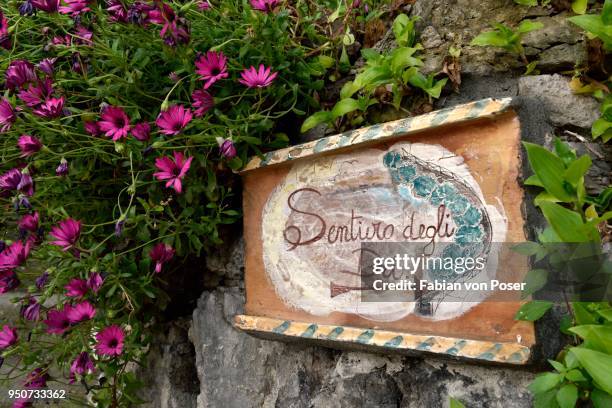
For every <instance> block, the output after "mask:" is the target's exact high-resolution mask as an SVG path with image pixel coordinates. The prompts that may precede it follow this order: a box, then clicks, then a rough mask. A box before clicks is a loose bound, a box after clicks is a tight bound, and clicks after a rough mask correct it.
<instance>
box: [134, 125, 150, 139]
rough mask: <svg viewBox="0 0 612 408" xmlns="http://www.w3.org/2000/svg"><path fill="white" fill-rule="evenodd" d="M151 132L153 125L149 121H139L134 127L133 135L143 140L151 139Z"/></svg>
mask: <svg viewBox="0 0 612 408" xmlns="http://www.w3.org/2000/svg"><path fill="white" fill-rule="evenodd" d="M150 134H151V126H150V125H149V124H148V123H147V122H141V123H137V124H135V125H134V127H133V128H132V136H134V138H135V139H136V140H139V141H141V142H146V141H147V140H149V137H150Z"/></svg>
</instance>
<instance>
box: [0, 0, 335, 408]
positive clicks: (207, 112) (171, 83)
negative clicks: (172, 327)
mask: <svg viewBox="0 0 612 408" xmlns="http://www.w3.org/2000/svg"><path fill="white" fill-rule="evenodd" d="M16 3H17V2H14V1H11V2H6V1H4V2H0V53H1V58H0V72H1V74H2V77H3V80H2V82H3V85H2V95H0V133H1V138H0V144H1V145H2V148H1V151H0V156H1V157H2V160H1V163H0V206H1V208H2V211H1V212H0V224H1V225H2V227H3V228H2V231H1V232H0V234H1V235H0V294H2V295H3V296H13V295H17V296H15V298H14V299H13V301H14V302H15V303H16V304H17V305H18V306H20V307H21V311H22V313H21V317H20V319H19V320H18V321H17V322H15V323H14V325H12V324H11V325H8V324H7V325H5V326H3V327H2V328H0V339H1V342H0V352H1V353H2V355H1V358H0V364H2V362H3V364H4V367H3V369H4V368H7V370H6V371H4V372H10V373H12V374H11V377H12V380H13V381H18V382H20V383H22V384H24V388H32V387H44V386H45V384H46V383H47V381H49V382H51V381H60V382H66V381H71V382H77V383H82V384H84V385H85V391H86V392H87V393H88V394H89V395H88V401H89V403H91V404H95V406H98V407H119V406H121V407H123V406H132V405H135V404H137V403H139V402H142V401H140V400H139V398H138V397H137V395H136V390H137V387H138V381H137V379H136V378H135V376H134V374H133V373H130V372H129V370H128V367H129V366H130V365H133V363H140V362H141V361H142V359H143V357H144V356H145V355H146V350H147V346H148V343H149V342H150V339H151V331H152V327H154V324H155V323H156V322H157V321H159V320H160V318H161V317H163V310H164V309H165V307H166V305H167V304H168V302H169V301H170V299H169V297H168V295H167V294H166V291H167V290H172V289H173V288H174V286H175V285H176V283H175V282H176V281H177V280H176V278H177V277H179V275H180V274H181V273H182V269H183V265H185V264H188V262H187V261H191V262H192V263H193V261H197V260H198V259H199V257H200V256H202V255H203V254H204V253H205V252H207V251H209V250H211V249H215V248H217V247H218V245H220V244H222V242H223V241H222V235H223V234H222V232H223V229H224V227H225V226H226V225H228V224H232V223H234V222H236V221H237V220H238V219H239V217H240V213H239V206H238V204H239V203H238V202H237V199H236V197H234V194H235V189H236V188H235V185H236V180H235V177H234V176H233V173H232V170H235V169H239V168H240V167H241V166H242V165H243V164H244V163H245V162H246V160H247V158H248V157H249V156H250V155H253V154H259V153H261V151H262V150H263V149H271V148H278V147H282V146H285V145H286V144H287V143H288V137H287V135H286V134H284V133H283V132H282V131H281V130H280V128H279V121H280V120H282V119H283V118H286V117H287V116H288V115H292V116H291V118H292V119H293V117H294V116H293V115H297V116H304V115H306V114H307V113H308V112H309V111H310V110H311V108H312V106H315V105H316V101H315V92H316V91H318V90H321V89H322V87H323V85H324V80H323V76H324V74H325V72H326V69H327V68H328V67H331V66H333V65H335V58H334V57H335V56H331V57H330V56H326V55H325V54H328V53H329V51H328V50H330V49H331V48H332V47H333V46H334V42H335V41H336V39H335V38H333V39H330V37H329V35H328V33H329V32H330V31H331V29H332V25H331V23H330V24H326V23H325V22H321V20H320V18H321V16H323V15H327V14H329V11H330V10H329V9H328V8H327V7H326V5H325V4H322V5H319V4H318V3H317V2H298V3H297V4H295V5H292V6H291V9H288V8H286V7H285V6H284V5H282V4H280V2H269V3H268V2H265V4H264V3H263V2H250V3H251V4H249V2H247V1H242V0H222V1H215V2H212V4H211V3H209V2H208V1H201V2H200V1H191V2H183V1H155V2H144V1H116V0H110V1H98V2H61V6H62V7H61V8H59V9H58V8H57V5H58V2H57V1H55V2H54V1H40V2H37V3H38V4H39V5H40V6H39V7H41V8H40V9H38V10H30V11H28V9H27V8H28V7H30V6H32V4H30V2H24V3H23V4H21V3H22V2H19V4H16ZM77 3H78V4H77ZM81 3H87V4H86V5H87V6H88V7H87V8H85V9H83V8H82V7H81V8H79V7H80V6H83V4H81ZM342 3H345V2H342ZM266 4H268V5H272V6H273V7H268V6H266ZM17 6H23V7H20V9H18V8H17ZM34 11H36V13H34ZM340 40H341V39H340ZM340 40H339V41H340ZM345 104H346V103H345ZM338 109H346V107H344V108H342V106H341V107H340V108H338ZM177 261H178V262H177ZM18 287H20V289H21V291H20V292H15V289H16V288H18ZM52 375H53V376H52ZM33 377H34V378H33ZM19 403H20V404H23V405H25V404H28V403H29V401H27V400H24V401H20V402H19ZM82 403H86V401H82Z"/></svg>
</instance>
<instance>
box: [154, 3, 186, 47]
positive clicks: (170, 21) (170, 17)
mask: <svg viewBox="0 0 612 408" xmlns="http://www.w3.org/2000/svg"><path fill="white" fill-rule="evenodd" d="M148 15H149V21H150V22H152V23H154V24H163V27H162V29H161V31H160V33H159V35H160V37H161V38H163V39H164V42H165V43H166V44H167V45H170V46H174V45H176V44H186V43H188V42H189V25H188V22H187V20H185V19H184V18H180V17H177V16H176V14H175V13H174V10H172V7H170V6H169V5H167V4H165V3H161V4H159V6H158V8H157V9H153V10H151V11H149V13H148Z"/></svg>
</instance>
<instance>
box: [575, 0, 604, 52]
mask: <svg viewBox="0 0 612 408" xmlns="http://www.w3.org/2000/svg"><path fill="white" fill-rule="evenodd" d="M568 20H569V21H571V22H572V23H574V24H576V25H577V26H579V27H580V28H582V29H583V30H585V31H586V32H587V33H589V35H590V36H591V37H594V38H599V39H600V40H601V41H602V42H603V46H604V50H606V51H612V0H606V1H605V2H604V6H603V8H602V10H601V14H585V15H582V16H574V17H569V18H568Z"/></svg>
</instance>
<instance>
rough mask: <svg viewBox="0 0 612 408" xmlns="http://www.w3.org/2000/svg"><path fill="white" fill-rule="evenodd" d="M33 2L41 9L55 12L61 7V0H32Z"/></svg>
mask: <svg viewBox="0 0 612 408" xmlns="http://www.w3.org/2000/svg"><path fill="white" fill-rule="evenodd" d="M32 4H33V5H34V6H35V7H36V8H37V9H39V10H42V11H46V12H47V13H55V12H56V11H57V9H58V7H59V0H32Z"/></svg>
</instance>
